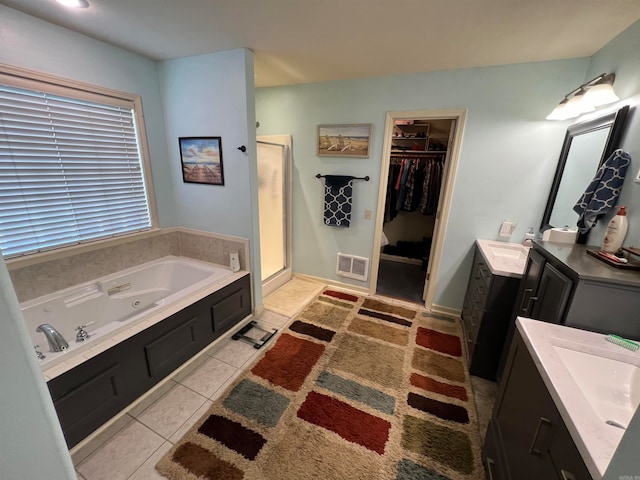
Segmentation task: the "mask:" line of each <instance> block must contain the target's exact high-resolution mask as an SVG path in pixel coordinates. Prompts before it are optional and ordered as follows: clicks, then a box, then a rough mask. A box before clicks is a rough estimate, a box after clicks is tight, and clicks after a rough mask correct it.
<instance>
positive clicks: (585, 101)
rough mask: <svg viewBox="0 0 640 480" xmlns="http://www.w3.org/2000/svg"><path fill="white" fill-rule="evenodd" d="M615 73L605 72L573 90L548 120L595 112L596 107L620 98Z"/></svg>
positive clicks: (564, 118) (565, 118)
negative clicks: (615, 87) (617, 93)
mask: <svg viewBox="0 0 640 480" xmlns="http://www.w3.org/2000/svg"><path fill="white" fill-rule="evenodd" d="M615 79H616V75H615V74H614V73H603V74H601V75H598V76H597V77H596V78H594V79H592V80H589V81H588V82H586V83H583V84H582V85H580V86H579V87H578V88H576V89H575V90H572V91H571V92H569V93H568V94H567V95H565V97H564V99H563V100H562V101H561V102H560V103H559V104H558V106H557V107H556V108H555V109H554V110H553V112H551V113H550V114H549V115H548V116H547V120H567V119H569V118H575V117H577V116H579V115H582V114H583V113H587V112H593V111H594V110H595V109H596V107H599V106H601V105H607V104H609V103H613V102H617V101H618V100H620V98H618V96H617V95H616V94H615V92H614V91H613V82H614V81H615Z"/></svg>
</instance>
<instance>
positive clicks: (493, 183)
mask: <svg viewBox="0 0 640 480" xmlns="http://www.w3.org/2000/svg"><path fill="white" fill-rule="evenodd" d="M588 63H589V60H588V59H572V60H564V61H553V62H542V63H531V64H519V65H511V66H503V67H490V68H475V69H465V70H452V71H441V72H432V73H423V74H416V75H404V76H392V77H380V78H368V79H361V80H348V81H340V82H327V83H319V84H308V85H297V86H286V87H275V88H262V89H257V90H256V117H257V120H258V121H259V122H260V128H259V129H258V134H260V135H262V134H279V133H287V134H292V135H293V139H294V142H293V145H294V146H293V158H294V178H293V180H294V183H293V269H294V271H295V272H297V273H304V274H308V275H313V276H317V277H321V278H327V279H335V280H339V281H343V282H348V283H352V284H354V285H359V286H364V285H365V284H363V283H362V282H358V281H355V280H353V281H351V280H346V279H344V278H343V277H337V276H336V275H335V259H336V254H337V253H338V252H343V253H351V254H355V255H360V256H364V257H369V258H371V256H372V255H373V239H374V227H375V225H374V221H372V220H371V221H369V220H364V210H366V209H370V210H373V211H374V212H375V211H376V206H377V198H378V185H379V181H380V178H379V176H380V165H381V160H382V159H381V151H382V144H383V132H384V122H385V114H386V112H387V111H401V110H439V109H451V108H464V109H467V111H468V115H467V122H466V125H465V127H464V138H463V142H462V149H461V155H460V162H459V165H458V171H457V173H456V180H455V186H454V193H453V201H452V207H451V213H450V218H449V222H448V223H447V225H446V238H445V244H444V251H443V257H442V262H441V265H440V272H439V276H438V278H437V289H436V294H435V298H434V304H436V305H441V306H445V307H449V308H460V307H461V305H462V299H463V294H464V289H465V288H466V283H467V280H468V274H469V269H470V264H471V251H472V248H473V243H474V241H475V239H476V238H489V239H493V238H497V233H498V229H499V227H500V224H501V222H502V220H504V219H511V220H517V221H518V226H517V228H516V231H515V232H514V234H513V236H512V239H511V240H512V241H516V242H519V241H521V240H522V237H523V235H524V233H525V232H526V231H527V227H529V226H533V227H536V228H537V227H538V226H539V224H540V219H541V216H542V212H543V211H544V206H545V204H546V199H547V195H548V192H549V188H550V185H551V179H552V177H553V174H554V172H555V166H556V164H557V160H558V155H559V152H560V147H561V144H562V140H563V137H564V133H565V130H566V127H567V124H566V123H562V122H549V121H546V120H545V117H546V115H547V114H548V113H549V112H550V111H551V110H552V109H553V108H554V107H555V105H556V104H557V102H558V101H559V100H560V99H561V98H562V97H563V96H564V95H565V94H566V93H567V92H569V91H570V90H572V89H573V88H575V86H576V85H580V84H581V83H582V82H583V81H584V76H585V72H586V69H587V67H588ZM324 123H372V124H373V125H374V128H373V139H372V142H373V145H372V149H371V155H370V158H368V159H343V158H331V159H327V157H322V158H320V157H317V156H316V153H315V152H316V132H317V125H318V124H324ZM316 173H325V174H327V173H330V174H348V175H358V176H362V175H369V176H370V177H371V181H370V182H357V183H356V186H355V189H354V217H355V218H354V220H353V222H352V225H351V227H350V228H349V229H336V228H332V227H328V226H325V225H324V224H323V223H322V184H321V182H320V181H319V180H317V179H316V178H315V174H316ZM374 218H375V213H374Z"/></svg>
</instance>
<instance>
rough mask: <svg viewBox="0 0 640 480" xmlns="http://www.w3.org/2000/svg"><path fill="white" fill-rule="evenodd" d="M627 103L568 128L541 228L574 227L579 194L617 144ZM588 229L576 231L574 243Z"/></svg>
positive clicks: (576, 219) (583, 241) (585, 238)
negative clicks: (614, 110) (581, 232)
mask: <svg viewBox="0 0 640 480" xmlns="http://www.w3.org/2000/svg"><path fill="white" fill-rule="evenodd" d="M628 113H629V106H628V105H627V106H624V107H622V108H621V109H620V110H618V111H616V112H612V113H609V114H607V115H603V116H602V117H598V118H595V119H593V120H589V121H586V122H581V123H576V124H574V125H571V126H570V127H569V128H567V133H566V135H565V137H564V143H563V144H562V150H560V158H559V159H558V167H557V169H556V174H555V176H554V177H553V183H552V184H551V191H550V192H549V198H548V200H547V206H546V207H545V210H544V215H543V216H542V222H541V224H540V231H541V232H544V231H545V230H547V229H549V228H552V227H564V226H565V225H568V226H569V227H570V228H574V227H576V224H577V221H578V214H577V213H576V212H574V211H573V206H574V205H575V204H576V202H577V201H578V199H579V198H580V196H581V195H582V194H583V193H584V190H585V188H586V187H587V186H588V185H589V183H590V182H591V180H593V177H594V176H595V174H596V172H597V171H598V168H599V167H600V165H601V164H602V162H604V161H605V160H606V159H607V158H609V156H610V155H611V154H612V153H613V152H614V151H615V150H616V149H617V148H619V145H620V141H621V139H622V133H623V130H624V124H625V121H626V119H627V115H628ZM588 235H589V234H588V233H586V234H579V235H578V239H577V243H585V242H586V240H587V237H588Z"/></svg>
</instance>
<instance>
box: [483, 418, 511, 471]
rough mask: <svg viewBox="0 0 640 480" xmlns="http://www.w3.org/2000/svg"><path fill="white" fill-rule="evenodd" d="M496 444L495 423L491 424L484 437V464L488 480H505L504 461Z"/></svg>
mask: <svg viewBox="0 0 640 480" xmlns="http://www.w3.org/2000/svg"><path fill="white" fill-rule="evenodd" d="M498 455H499V449H498V446H497V443H496V438H495V432H494V426H493V422H489V426H488V427H487V434H486V435H485V437H484V445H483V446H482V463H483V464H484V469H485V472H486V474H487V480H503V479H505V478H506V477H505V476H504V473H503V472H502V461H501V458H500V457H499V456H498Z"/></svg>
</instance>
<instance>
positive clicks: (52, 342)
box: [36, 323, 69, 352]
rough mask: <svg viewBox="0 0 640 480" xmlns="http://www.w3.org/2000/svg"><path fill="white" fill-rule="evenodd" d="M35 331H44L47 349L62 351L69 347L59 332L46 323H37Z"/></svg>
mask: <svg viewBox="0 0 640 480" xmlns="http://www.w3.org/2000/svg"><path fill="white" fill-rule="evenodd" d="M36 332H42V333H44V336H45V337H47V341H48V342H49V349H50V350H51V351H52V352H62V351H64V350H66V349H67V348H69V344H68V343H67V341H66V340H65V339H64V337H63V336H62V335H61V334H60V332H59V331H57V330H56V329H55V328H53V327H52V326H51V325H49V324H48V323H43V324H42V325H38V328H36Z"/></svg>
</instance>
